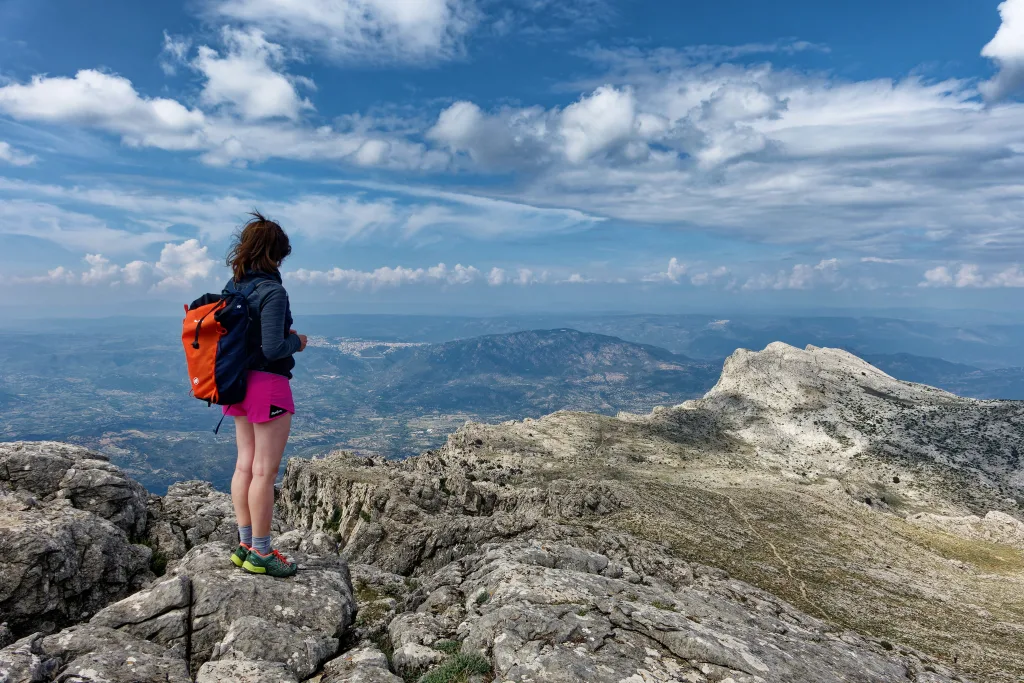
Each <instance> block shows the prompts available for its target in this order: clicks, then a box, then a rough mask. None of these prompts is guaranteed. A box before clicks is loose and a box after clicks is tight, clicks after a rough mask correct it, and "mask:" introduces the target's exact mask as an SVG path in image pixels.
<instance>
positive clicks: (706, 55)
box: [0, 0, 1024, 321]
mask: <svg viewBox="0 0 1024 683" xmlns="http://www.w3.org/2000/svg"><path fill="white" fill-rule="evenodd" d="M105 7H106V8H107V10H106V11H105V12H104V13H102V14H99V13H96V12H95V11H94V10H92V9H90V8H89V7H87V6H85V5H82V4H80V3H74V2H71V1H69V0H42V1H36V2H28V1H27V0H4V1H3V2H0V64H2V67H0V239H2V240H3V242H4V249H3V251H2V253H0V283H2V284H3V286H4V287H5V289H6V290H7V292H8V296H7V297H6V298H7V306H5V310H7V311H17V310H19V307H21V310H28V311H29V312H34V311H40V312H41V313H52V314H53V315H67V314H69V312H70V313H74V314H82V315H90V314H97V313H102V312H103V311H105V310H108V309H109V308H110V307H111V306H112V305H118V304H120V305H127V304H128V303H129V302H138V301H143V302H150V304H149V305H151V306H153V307H154V309H159V310H162V307H163V306H164V304H165V303H167V302H171V301H179V300H180V301H187V300H191V299H192V298H194V296H196V295H198V293H200V292H202V291H206V290H207V289H215V288H216V287H218V286H219V285H220V284H221V283H222V282H223V280H225V279H226V276H227V272H226V269H225V268H224V267H223V265H222V257H223V254H224V253H225V251H226V249H227V244H228V240H229V238H230V236H231V233H232V231H233V230H234V229H235V228H237V227H238V226H239V225H240V224H241V222H242V221H243V220H244V218H245V212H246V211H248V210H251V209H253V208H259V209H261V210H262V211H264V212H266V213H267V214H268V215H269V216H270V217H271V218H275V219H278V220H280V221H281V222H282V224H283V225H284V227H285V228H286V229H287V230H288V231H289V232H290V233H291V235H292V237H293V243H294V246H295V251H294V254H293V256H292V257H291V258H290V259H289V260H288V261H287V262H286V264H285V269H284V270H285V278H286V284H287V285H288V286H289V289H290V291H291V292H292V299H293V301H294V302H295V305H296V310H297V311H300V312H301V311H303V310H305V311H307V312H318V313H328V312H380V313H409V312H422V313H440V314H451V313H458V312H467V313H469V314H473V315H480V314H484V313H487V312H489V311H493V312H496V313H499V314H500V313H523V312H547V311H574V310H575V311H602V312H604V311H610V310H615V311H623V312H627V311H637V312H665V313H669V312H674V313H678V312H686V311H694V310H702V311H711V310H722V311H724V312H728V311H738V310H745V311H758V312H763V313H793V312H800V311H822V310H838V311H841V310H857V311H868V312H870V311H878V312H880V313H881V314H884V312H885V311H887V310H892V309H900V310H904V311H911V312H912V311H916V310H920V311H927V313H923V315H928V316H931V317H937V318H944V317H945V318H947V319H949V320H951V321H952V320H955V319H957V316H958V315H961V314H963V313H964V311H972V310H984V311H989V312H991V315H992V316H999V315H1006V316H1007V319H1008V320H1012V321H1017V320H1019V319H1020V313H1021V312H1022V311H1024V302H1022V298H1021V297H1020V296H1019V293H1020V288H1021V287H1024V270H1022V268H1021V265H1020V264H1021V259H1022V257H1021V247H1022V244H1024V240H1022V231H1021V223H1020V216H1021V215H1022V213H1024V196H1022V194H1021V192H1020V187H1021V186H1022V181H1024V126H1022V125H1021V123H1020V122H1021V121H1024V101H1022V99H1021V96H1022V94H1024V47H1022V46H1024V0H1006V1H1005V2H998V1H997V0H984V1H982V2H967V1H965V0H943V1H942V2H933V3H928V4H927V5H925V4H924V3H917V2H911V3H903V4H901V5H900V6H898V7H893V6H891V3H882V2H877V1H874V0H872V1H870V2H856V3H855V2H852V1H850V0H843V1H841V2H835V3H831V4H830V5H829V6H828V7H822V6H820V5H819V4H816V3H810V2H808V1H807V0H800V1H798V2H789V3H781V2H767V3H755V2H752V1H750V0H730V1H729V2H720V3H716V4H714V5H713V6H696V5H693V6H690V5H683V4H677V5H676V6H674V7H665V6H663V3H656V2H653V0H647V1H644V2H635V3H626V2H622V1H621V0H564V1H562V2H552V1H551V0H508V1H506V2H497V1H496V0H420V1H419V2H415V3H403V4H400V5H398V4H396V3H394V2H388V1H386V0H304V1H302V2H300V1H298V0H196V1H195V2H190V3H180V4H172V3H160V4H157V5H155V4H152V3H147V4H139V3H132V2H128V1H127V0H116V1H113V2H110V3H107V4H106V5H105ZM168 308H169V307H168ZM957 310H959V311H960V313H957ZM136 312H137V311H136Z"/></svg>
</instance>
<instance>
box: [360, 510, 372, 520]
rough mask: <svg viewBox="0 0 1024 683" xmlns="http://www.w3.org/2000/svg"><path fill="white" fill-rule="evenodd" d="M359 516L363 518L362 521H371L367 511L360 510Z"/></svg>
mask: <svg viewBox="0 0 1024 683" xmlns="http://www.w3.org/2000/svg"><path fill="white" fill-rule="evenodd" d="M359 516H360V517H361V518H362V520H363V521H364V522H369V521H370V513H369V512H367V511H366V510H360V511H359Z"/></svg>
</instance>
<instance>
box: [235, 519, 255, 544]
mask: <svg viewBox="0 0 1024 683" xmlns="http://www.w3.org/2000/svg"><path fill="white" fill-rule="evenodd" d="M238 542H239V543H244V544H245V545H252V525H251V524H250V525H249V526H240V527H238Z"/></svg>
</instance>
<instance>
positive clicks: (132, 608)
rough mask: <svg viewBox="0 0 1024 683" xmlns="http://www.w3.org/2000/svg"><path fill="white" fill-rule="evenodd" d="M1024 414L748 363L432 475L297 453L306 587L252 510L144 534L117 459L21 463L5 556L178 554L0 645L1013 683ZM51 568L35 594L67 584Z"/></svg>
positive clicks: (759, 682) (178, 521) (144, 660)
mask: <svg viewBox="0 0 1024 683" xmlns="http://www.w3.org/2000/svg"><path fill="white" fill-rule="evenodd" d="M1022 414H1024V409H1022V408H1021V406H1019V405H1016V404H1005V403H999V402H971V401H964V400H962V399H957V398H956V397H953V396H951V395H949V394H945V393H943V392H937V391H935V390H931V389H928V388H921V387H916V386H914V385H905V384H904V383H899V382H896V380H893V379H892V378H889V377H888V376H886V375H884V373H880V372H878V371H877V370H874V369H873V368H870V366H866V365H865V364H863V363H862V362H861V361H859V360H858V359H855V358H853V357H852V356H849V355H848V354H844V353H843V352H836V351H827V350H818V349H809V350H806V351H799V350H797V349H792V347H786V346H784V345H772V346H771V347H769V349H767V350H766V351H765V352H762V353H761V354H752V353H750V352H741V353H738V354H737V355H736V356H734V357H733V358H732V359H730V361H729V363H728V364H727V367H726V371H725V373H723V377H722V381H721V382H720V383H719V385H718V386H717V387H716V388H715V389H714V390H713V391H712V392H710V393H709V394H708V396H706V397H705V398H704V399H701V400H699V401H695V402H688V403H687V404H684V405H683V406H679V407H676V408H663V409H657V410H655V411H654V412H653V413H652V414H650V415H643V416H641V415H625V414H624V415H620V416H618V417H617V418H609V417H603V416H598V415H587V414H580V413H557V414H554V415H551V416H548V417H545V418H543V419H540V420H524V421H522V422H508V423H504V424H501V425H479V424H467V425H466V426H465V427H464V428H462V429H460V430H459V431H458V432H457V433H456V434H454V435H452V436H451V438H450V439H449V441H448V443H447V444H446V445H445V446H444V447H443V448H441V449H438V450H437V451H432V452H428V453H426V454H424V455H422V456H419V457H416V458H411V459H409V460H407V461H403V462H386V461H383V460H380V459H366V458H356V457H353V456H351V455H348V454H344V453H338V454H332V455H330V456H328V457H326V458H318V459H314V460H297V459H293V460H292V461H290V462H289V464H288V466H287V471H286V474H285V477H284V481H283V485H282V488H281V491H280V495H279V499H278V506H279V511H280V515H281V517H282V518H283V520H284V522H283V524H282V528H281V529H280V531H282V532H284V533H281V535H279V536H278V541H277V543H278V545H279V547H280V548H282V549H283V550H286V551H288V552H289V553H290V554H293V555H294V556H295V557H296V559H298V560H299V566H300V571H299V574H298V576H296V577H295V578H293V579H289V580H274V579H270V578H268V577H258V576H253V575H249V574H246V573H244V572H242V571H240V570H238V569H236V568H235V567H233V566H232V565H231V564H230V563H229V562H228V559H227V558H228V554H229V552H230V550H231V546H232V544H233V543H234V537H235V529H234V519H233V511H232V509H231V504H230V500H229V498H228V496H227V495H226V494H223V493H219V492H216V491H214V490H212V488H210V487H209V486H208V485H206V484H203V483H202V482H187V483H183V484H179V485H176V486H174V487H172V488H171V490H170V491H169V493H168V495H167V496H164V497H150V498H149V499H148V501H145V499H143V500H144V501H145V502H146V512H147V515H146V519H147V520H148V521H147V522H146V526H145V527H144V528H143V530H142V531H140V530H139V527H138V526H137V522H136V521H133V520H137V519H138V517H137V516H133V514H134V513H137V512H138V511H139V510H140V508H139V506H138V498H137V497H136V496H135V495H134V493H132V492H134V491H135V489H134V487H133V486H132V485H131V483H127V484H124V483H120V484H119V483H118V482H119V481H120V479H123V477H121V475H120V474H119V473H118V472H116V470H115V469H111V468H110V467H109V463H106V464H102V463H103V461H101V460H98V459H95V458H90V457H87V456H85V455H81V456H80V457H76V456H74V453H73V449H72V450H67V451H65V450H62V449H63V447H57V446H54V445H53V444H46V445H41V446H38V447H37V446H34V445H26V444H22V445H20V446H19V447H18V455H17V457H8V458H7V459H6V460H3V461H2V462H3V463H4V467H6V470H4V475H3V476H4V477H6V478H2V479H0V487H3V489H4V493H3V494H2V495H0V544H3V543H10V544H14V543H19V544H26V545H27V547H32V545H31V543H32V539H31V538H29V536H30V535H33V534H34V535H35V536H39V535H41V534H42V532H41V531H39V529H44V528H45V529H48V530H52V531H53V533H57V532H59V531H60V529H74V528H76V527H75V526H74V525H75V524H76V523H78V522H76V520H80V521H82V523H86V521H87V526H88V532H89V533H93V534H96V533H99V532H98V531H96V530H106V532H109V535H110V539H109V540H107V541H103V542H108V543H113V544H115V545H114V546H111V547H112V548H114V547H115V546H116V544H117V543H121V544H123V548H124V549H125V550H124V552H128V553H131V552H141V553H142V555H140V556H139V557H140V561H144V560H147V559H148V555H146V553H148V550H147V549H145V548H142V547H141V546H136V545H132V543H131V541H132V540H144V541H146V542H147V543H149V544H150V545H151V546H152V547H153V548H154V549H155V552H156V553H157V555H158V556H159V558H160V559H161V560H162V561H163V562H166V563H167V564H166V574H164V575H163V576H162V577H160V578H155V577H152V576H151V575H150V574H148V573H147V572H144V571H139V572H136V574H135V575H134V576H135V577H136V578H135V579H133V578H131V576H130V575H131V572H130V571H128V572H125V573H124V576H126V577H128V578H126V579H124V581H127V584H125V587H127V586H129V585H131V581H133V580H138V577H143V576H145V577H146V578H148V579H151V582H150V583H149V584H148V585H146V586H145V587H144V588H142V589H141V590H138V591H136V592H134V593H133V594H132V595H130V596H128V597H122V599H120V600H118V601H116V602H113V603H112V604H109V605H107V606H106V607H103V608H102V609H99V608H100V607H102V603H103V602H104V601H107V600H112V599H113V594H114V593H116V592H117V590H121V588H118V589H117V590H113V589H111V591H108V592H106V593H105V592H103V590H102V589H101V588H97V586H102V585H104V584H103V583H102V581H104V580H107V579H102V580H101V579H95V581H99V583H95V582H94V583H92V584H90V585H89V586H86V587H82V588H81V591H83V592H82V594H83V595H87V594H88V595H93V594H95V596H96V600H95V601H93V602H88V600H86V599H85V598H82V599H81V602H82V604H83V605H84V604H86V603H88V605H89V607H81V608H80V609H78V611H77V612H74V614H75V615H77V616H67V618H68V619H71V618H74V619H83V618H85V617H87V616H91V619H90V621H88V622H87V623H82V624H79V625H77V626H73V627H70V628H67V629H65V630H63V631H60V632H59V633H56V634H51V635H47V634H46V633H36V634H32V635H27V634H25V633H24V632H23V631H22V632H17V629H18V628H22V629H23V628H25V627H26V625H28V624H31V623H34V622H31V619H36V620H37V621H38V620H39V619H42V618H43V617H40V616H39V614H33V612H34V610H39V609H43V610H47V609H49V610H51V612H52V611H53V609H56V608H51V607H46V606H45V605H44V604H43V602H38V601H37V602H36V603H33V602H32V600H36V599H37V597H38V595H41V594H42V593H40V592H39V589H32V590H29V591H22V592H20V593H17V595H18V598H17V599H18V600H19V601H20V602H17V604H19V605H22V607H21V608H20V609H21V610H22V613H24V614H25V615H27V616H26V618H27V619H28V620H26V619H22V620H21V621H12V624H15V626H16V628H15V631H16V633H12V634H10V635H5V634H4V633H3V632H2V631H0V640H2V639H9V638H10V637H12V636H13V635H27V637H23V638H22V639H21V640H19V641H17V642H15V643H13V644H9V645H7V646H6V647H3V643H2V642H0V682H2V683H15V682H17V683H23V682H32V683H36V682H40V683H41V682H43V681H56V680H62V681H63V680H67V681H95V682H96V683H100V681H115V682H116V681H139V682H142V683H149V681H162V682H163V683H167V682H172V683H173V682H176V681H179V680H180V681H186V680H190V679H189V676H190V675H192V676H194V677H195V680H196V681H201V682H204V683H214V682H217V683H219V682H221V681H223V682H227V681H253V682H255V681H261V682H262V681H267V680H273V681H282V682H294V683H299V682H300V681H302V682H309V681H315V682H317V683H400V682H401V681H403V680H405V681H411V680H419V679H420V678H421V676H422V680H423V681H425V682H426V681H429V682H430V683H434V682H436V681H461V682H468V681H473V682H477V681H480V682H482V681H486V680H495V681H500V682H501V683H515V682H518V683H527V682H537V681H545V682H548V681H550V682H552V683H562V682H565V683H570V682H571V683H583V682H586V683H603V682H605V681H607V682H608V683H612V682H614V683H620V682H624V681H625V682H628V683H643V682H648V683H652V682H655V681H663V682H665V683H668V682H670V681H671V682H676V681H687V682H690V683H725V682H731V683H783V682H786V683H788V682H790V681H800V682H801V683H803V682H806V683H840V682H842V683H847V682H851V683H896V682H899V681H907V682H914V683H951V682H952V681H964V680H966V679H964V678H962V674H963V673H964V672H965V671H966V672H968V673H970V674H971V677H972V680H976V681H982V682H984V683H1009V682H1010V681H1016V680H1018V679H1019V678H1020V676H1021V675H1024V649H1022V648H1021V647H1020V642H1021V637H1020V633H1021V627H1020V625H1019V623H1018V622H1019V615H1020V614H1021V613H1024V599H1022V598H1021V595H1024V555H1021V554H1020V552H1019V550H1018V547H1017V545H1016V543H1015V541H1014V539H1016V538H1017V537H1018V535H1019V534H1020V533H1021V529H1022V528H1024V523H1022V522H1021V521H1020V520H1021V513H1020V509H1019V507H1018V505H1017V503H1016V501H1015V500H1014V498H1013V495H1014V492H1016V491H1017V490H1018V488H1019V481H1020V476H1019V472H1018V471H1017V469H1015V467H1017V466H1016V465H1014V461H1013V458H1014V457H1015V456H1014V451H1015V449H1016V439H1017V438H1018V436H1019V435H1018V431H1019V425H1021V424H1024V421H1022V419H1021V415H1022ZM3 448H4V446H0V453H3V452H4V451H3ZM901 449H902V450H901ZM49 451H53V453H52V454H51V455H47V453H48V452H49ZM897 451H899V452H898V453H897ZM75 453H77V452H75ZM69 454H70V455H69ZM19 458H20V459H19ZM65 460H66V461H69V462H73V466H67V467H65V466H64V462H63V461H65ZM94 460H95V461H96V462H98V463H101V464H96V465H93V464H86V463H87V461H94ZM981 460H984V462H983V463H981V464H978V463H979V462H981ZM10 463H14V469H13V470H12V469H11V464H10ZM21 463H29V464H30V467H29V468H28V469H27V470H25V469H19V464H21ZM62 467H63V469H61V468H62ZM84 470H89V471H90V472H92V474H89V475H88V476H86V475H82V474H80V473H79V472H81V471H84ZM12 471H13V472H14V474H11V472H12ZM25 472H35V473H33V474H30V475H26V474H24V473H25ZM101 475H102V476H101ZM119 478H120V479H119ZM15 479H17V480H18V481H21V482H28V483H26V484H19V485H17V486H16V485H15V484H12V483H11V482H12V481H14V480H15ZM88 481H92V482H95V483H96V485H97V487H98V488H99V489H100V490H101V491H103V492H104V493H103V495H108V494H109V495H110V496H111V497H112V498H113V499H116V500H117V501H120V502H116V503H115V502H113V500H106V501H105V500H103V499H102V497H98V496H90V495H89V493H88V491H89V488H88V485H86V484H81V483H78V484H76V483H74V482H88ZM62 482H64V483H62ZM29 487H31V490H30V489H29ZM33 491H38V493H33ZM126 493H129V494H131V495H126ZM985 505H991V506H992V507H991V509H989V510H985V514H983V513H982V509H983V508H984V506H985ZM79 506H81V507H79ZM972 513H973V514H975V516H971V514H972ZM32 524H36V525H37V526H36V527H32V526H31V525H32ZM4 525H6V526H4ZM61 525H64V526H61ZM19 529H26V530H25V531H18V530H19ZM31 529H36V531H35V532H32V531H31ZM289 529H290V530H289ZM19 533H22V534H23V536H17V534H19ZM61 533H63V532H61ZM75 533H77V532H73V531H68V532H67V535H68V538H70V539H71V540H70V541H68V543H70V545H69V546H68V550H67V552H79V551H80V549H79V546H78V545H75V543H77V542H78V539H77V537H76V535H75ZM82 533H83V534H84V533H86V532H85V531H83V532H82ZM83 538H84V536H83ZM89 538H90V539H94V540H95V538H99V537H95V538H94V537H89ZM104 538H106V537H104ZM89 542H90V543H93V542H94V541H93V540H90V541H89ZM72 547H74V548H75V549H76V550H75V551H71V550H70V548H72ZM116 547H117V548H121V547H122V546H116ZM47 548H48V546H45V547H44V546H40V549H38V550H33V551H32V552H35V553H36V554H37V555H38V556H39V557H41V558H47V559H48V560H53V559H54V557H55V556H60V555H61V553H62V552H64V550H63V546H60V545H59V544H58V546H57V547H55V548H52V549H47ZM132 548H137V549H140V550H139V551H135V550H132ZM40 562H43V560H40ZM348 562H351V563H352V564H351V565H349V564H348ZM41 566H43V569H41V570H39V571H37V572H36V573H34V574H32V573H26V574H24V575H25V576H27V577H29V579H30V583H31V581H35V582H36V584H38V585H44V584H46V582H47V581H53V580H54V578H53V577H59V576H62V575H61V574H59V572H58V569H59V567H58V565H56V564H42V565H41ZM714 566H718V567H723V568H726V569H728V571H724V570H723V569H719V568H713V567H714ZM161 569H163V567H161ZM350 573H351V576H350ZM122 578H123V577H122ZM62 580H66V579H62ZM90 580H93V579H90ZM118 581H121V578H118V579H117V581H114V583H113V584H111V585H118V586H120V585H121V584H119V583H117V582H118ZM23 583H24V582H23V581H21V579H19V583H18V586H21V585H22V584H23ZM4 585H5V584H3V583H2V579H0V587H2V586H4ZM26 585H27V584H26ZM125 589H126V590H130V589H129V588H125ZM19 590H20V589H19ZM75 590H78V589H77V588H76V589H75ZM89 591H92V593H90V592H89ZM16 592H17V591H16ZM44 592H45V591H44ZM11 595H14V593H12V594H11ZM61 595H63V593H61ZM69 595H70V593H69ZM0 599H4V600H8V601H11V600H12V599H13V598H11V597H10V596H8V597H6V598H4V597H3V594H2V593H0ZM65 603H67V601H66V600H65ZM0 604H15V602H9V603H0ZM76 604H77V603H76ZM357 605H358V613H357V611H356V606H357ZM94 609H95V610H98V611H96V613H95V614H94V615H91V614H90V613H91V612H92V611H93V610H94ZM57 612H59V610H57ZM65 613H66V614H67V615H71V612H70V611H69V610H68V609H66V608H65ZM812 615H813V616H812ZM6 618H7V613H6V612H5V613H4V619H6ZM4 619H0V621H3V620H4ZM38 625H39V626H49V625H48V624H43V623H39V624H38ZM58 625H59V624H58Z"/></svg>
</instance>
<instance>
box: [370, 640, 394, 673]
mask: <svg viewBox="0 0 1024 683" xmlns="http://www.w3.org/2000/svg"><path fill="white" fill-rule="evenodd" d="M370 642H372V643H373V644H374V645H376V646H377V648H378V649H379V650H380V651H381V652H383V653H384V656H385V657H387V660H388V668H389V669H391V670H394V668H395V667H394V664H393V663H392V662H391V658H392V657H394V656H395V645H394V643H392V642H391V634H390V633H388V632H387V630H384V631H382V632H381V633H378V634H375V635H372V636H370Z"/></svg>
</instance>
